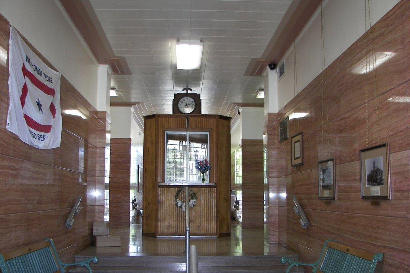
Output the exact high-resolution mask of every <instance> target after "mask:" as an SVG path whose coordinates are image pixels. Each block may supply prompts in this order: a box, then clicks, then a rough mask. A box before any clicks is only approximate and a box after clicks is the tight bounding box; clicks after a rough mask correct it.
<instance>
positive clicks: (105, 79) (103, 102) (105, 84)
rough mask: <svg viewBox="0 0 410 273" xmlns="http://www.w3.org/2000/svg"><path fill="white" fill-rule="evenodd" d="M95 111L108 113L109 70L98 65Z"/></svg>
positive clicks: (104, 65) (107, 67)
mask: <svg viewBox="0 0 410 273" xmlns="http://www.w3.org/2000/svg"><path fill="white" fill-rule="evenodd" d="M97 77H98V80H97V96H96V97H97V107H96V108H97V110H98V111H107V112H108V113H109V112H110V88H111V69H110V67H109V66H108V65H106V64H100V65H98V74H97Z"/></svg>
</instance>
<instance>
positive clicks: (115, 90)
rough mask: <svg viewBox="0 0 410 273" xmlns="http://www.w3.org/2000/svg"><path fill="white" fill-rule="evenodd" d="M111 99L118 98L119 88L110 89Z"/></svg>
mask: <svg viewBox="0 0 410 273" xmlns="http://www.w3.org/2000/svg"><path fill="white" fill-rule="evenodd" d="M110 97H118V93H117V88H115V87H111V89H110Z"/></svg>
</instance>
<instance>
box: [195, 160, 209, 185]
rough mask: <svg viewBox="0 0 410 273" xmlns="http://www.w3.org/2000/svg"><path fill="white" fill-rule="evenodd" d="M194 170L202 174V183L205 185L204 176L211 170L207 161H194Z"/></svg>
mask: <svg viewBox="0 0 410 273" xmlns="http://www.w3.org/2000/svg"><path fill="white" fill-rule="evenodd" d="M195 168H196V169H197V170H198V171H199V172H200V173H201V174H202V183H205V174H206V173H207V172H208V171H209V170H210V169H211V165H210V164H209V161H208V159H204V160H196V161H195Z"/></svg>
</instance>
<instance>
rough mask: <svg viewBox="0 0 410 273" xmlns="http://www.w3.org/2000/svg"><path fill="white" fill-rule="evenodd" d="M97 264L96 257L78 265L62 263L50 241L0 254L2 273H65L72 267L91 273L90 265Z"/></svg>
mask: <svg viewBox="0 0 410 273" xmlns="http://www.w3.org/2000/svg"><path fill="white" fill-rule="evenodd" d="M97 262H98V259H97V257H93V258H90V259H87V260H84V261H81V262H78V263H63V262H62V261H61V259H60V256H59V255H58V253H57V250H56V247H55V245H54V242H53V240H52V239H46V240H44V241H41V242H39V243H35V244H32V245H29V246H25V247H22V248H20V249H17V250H14V251H12V252H9V253H7V254H3V255H2V254H0V269H1V272H2V273H57V272H59V273H65V272H66V269H67V268H68V267H72V266H82V267H85V268H86V269H88V272H90V273H92V272H93V271H92V269H91V267H90V264H91V263H97Z"/></svg>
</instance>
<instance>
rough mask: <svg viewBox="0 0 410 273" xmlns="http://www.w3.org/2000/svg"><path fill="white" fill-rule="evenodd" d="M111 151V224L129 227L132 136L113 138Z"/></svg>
mask: <svg viewBox="0 0 410 273" xmlns="http://www.w3.org/2000/svg"><path fill="white" fill-rule="evenodd" d="M110 152H111V156H110V165H111V167H110V225H111V226H117V227H120V226H125V227H128V226H129V224H130V167H131V138H112V139H111V149H110Z"/></svg>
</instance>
